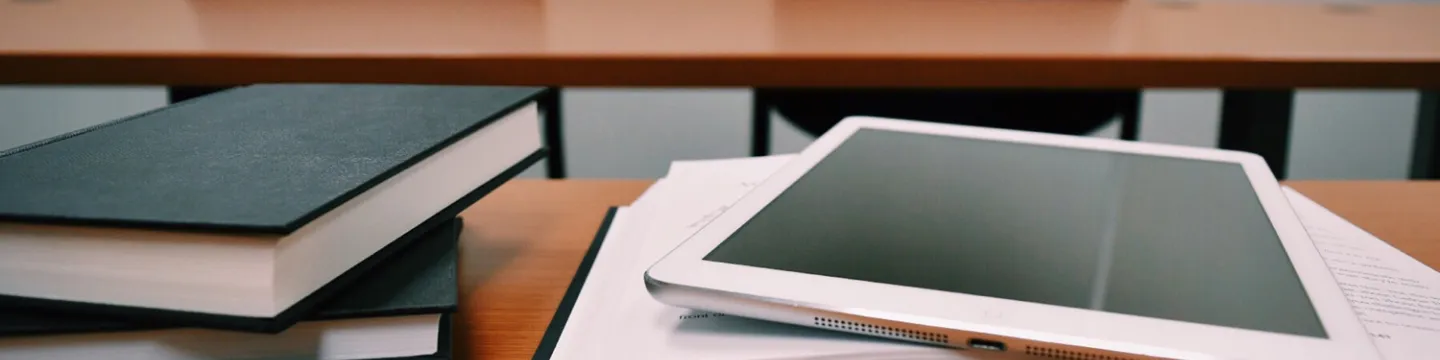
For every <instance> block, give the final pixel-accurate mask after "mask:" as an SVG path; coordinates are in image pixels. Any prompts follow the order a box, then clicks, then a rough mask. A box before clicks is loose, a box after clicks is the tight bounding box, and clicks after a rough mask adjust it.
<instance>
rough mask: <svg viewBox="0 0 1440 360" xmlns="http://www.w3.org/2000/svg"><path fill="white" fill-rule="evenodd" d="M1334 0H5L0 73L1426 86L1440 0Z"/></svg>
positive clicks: (1439, 81)
mask: <svg viewBox="0 0 1440 360" xmlns="http://www.w3.org/2000/svg"><path fill="white" fill-rule="evenodd" d="M1337 1H1338V0H1337ZM1347 2H1349V3H1351V4H1349V5H1334V4H1325V3H1323V2H1322V1H1267V0H1080V1H1076V0H1027V1H1012V0H940V1H937V0H893V1H874V0H686V1H674V0H489V1H474V0H409V1H391V0H266V1H242V0H5V1H0V83H86V84H91V83H146V84H176V85H185V84H243V83H258V82H385V83H449V84H490V85H506V84H523V85H611V86H617V85H630V86H692V85H703V86H782V85H813V86H859V85H868V86H1057V87H1063V86H1086V87H1101V86H1125V87H1138V86H1207V87H1220V86H1273V87H1287V88H1288V87H1308V86H1347V87H1356V86H1358V87H1437V86H1440V21H1436V20H1435V19H1440V5H1431V4H1423V3H1417V2H1406V1H1347Z"/></svg>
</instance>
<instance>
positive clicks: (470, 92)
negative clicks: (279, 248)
mask: <svg viewBox="0 0 1440 360" xmlns="http://www.w3.org/2000/svg"><path fill="white" fill-rule="evenodd" d="M544 91H545V90H544V89H543V88H529V87H487V86H422V85H350V84H346V85H290V84H284V85H254V86H246V87H241V88H236V89H232V90H228V91H224V92H220V93H216V94H213V95H210V96H205V97H201V98H196V99H192V100H189V101H185V102H182V103H179V104H175V105H172V106H169V107H165V108H161V109H157V110H154V111H151V112H147V113H142V114H139V115H135V116H131V117H128V118H125V119H121V120H117V121H114V122H110V123H106V124H102V125H100V126H95V127H92V128H88V129H84V130H81V131H76V132H72V133H69V134H65V135H61V136H57V137H54V138H51V139H46V140H43V141H40V142H37V143H33V144H30V145H26V146H21V147H18V148H15V149H12V150H9V151H6V152H4V153H0V174H5V175H4V176H0V198H3V199H5V201H0V221H8V222H25V223H48V224H70V225H93V226H116V227H138V228H146V229H174V230H187V231H213V232H231V233H266V234H286V233H290V232H292V231H294V230H296V229H298V228H300V227H301V226H303V225H305V224H306V223H308V222H309V221H311V220H313V219H315V218H316V217H318V216H320V215H322V214H324V213H326V212H327V211H329V210H330V209H332V208H334V207H336V206H338V205H339V204H341V203H344V202H346V201H347V200H349V199H351V198H353V197H354V196H356V195H358V194H360V193H363V192H365V191H366V190H367V189H369V188H371V187H373V186H374V185H376V184H378V183H380V182H382V181H383V180H385V179H387V178H389V177H390V176H392V175H394V174H396V173H398V172H400V171H402V170H404V169H406V168H407V167H409V166H411V165H413V164H415V163H416V162H418V161H420V160H422V159H424V158H426V157H427V156H429V155H430V154H433V153H435V152H436V151H439V150H440V149H443V148H445V147H446V146H448V145H449V144H451V143H453V142H455V141H457V140H459V139H462V138H465V137H466V136H468V135H469V134H471V133H474V132H476V131H479V130H481V129H482V128H484V127H485V126H486V125H487V124H489V123H491V122H492V121H494V120H496V119H498V118H501V117H503V116H504V115H506V114H508V113H510V112H513V111H514V110H516V109H518V108H520V107H522V106H525V105H527V104H529V103H531V102H532V101H533V100H534V99H535V98H536V97H537V96H538V95H540V94H542V93H543V92H544Z"/></svg>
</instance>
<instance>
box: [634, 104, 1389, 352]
mask: <svg viewBox="0 0 1440 360" xmlns="http://www.w3.org/2000/svg"><path fill="white" fill-rule="evenodd" d="M860 129H875V130H886V131H900V132H912V133H920V134H931V135H942V136H953V137H961V138H971V139H982V140H993V141H1001V142H1009V143H1019V144H1033V145H1042V146H1053V147H1060V148H1072V149H1085V150H1095V151H1104V152H1115V153H1128V154H1140V155H1153V156H1164V157H1174V158H1184V159H1196V160H1208V161H1216V162H1224V163H1233V164H1238V165H1241V168H1242V169H1243V170H1244V172H1245V174H1246V177H1247V178H1248V179H1249V181H1250V184H1251V187H1252V188H1253V189H1254V190H1255V194H1256V197H1257V198H1258V199H1259V201H1260V203H1261V205H1262V208H1263V209H1264V211H1265V214H1266V215H1267V216H1268V217H1269V219H1270V221H1271V223H1272V225H1273V226H1274V228H1275V229H1276V232H1277V235H1278V237H1279V238H1280V241H1281V244H1282V245H1283V247H1284V249H1285V253H1286V255H1287V256H1288V257H1289V260H1290V262H1291V264H1292V265H1293V267H1294V269H1295V271H1296V274H1297V275H1298V277H1299V279H1300V282H1301V283H1302V285H1303V287H1304V289H1305V292H1306V295H1307V296H1308V298H1309V300H1310V301H1311V304H1312V305H1313V306H1314V310H1315V312H1316V315H1317V317H1319V319H1320V322H1321V324H1322V325H1323V326H1324V329H1325V332H1326V334H1327V336H1328V339H1322V338H1313V337H1307V336H1300V335H1291V334H1283V333H1276V332H1267V331H1259V330H1249V329H1240V328H1230V327H1223V326H1217V325H1208V324H1200V323H1190V322H1182V321H1173V320H1165V319H1158V318H1150V317H1142V316H1135V315H1126V314H1120V313H1111V312H1104V311H1097V310H1088V309H1076V308H1071V307H1064V306H1057V305H1048V304H1040V303H1031V302H1023V301H1017V300H1009V299H1002V298H993V297H985V296H977V295H968V294H961V293H951V292H945V291H937V290H929V289H921V288H914V287H906V286H898V285H889V284H881V283H874V282H865V281H856V280H848V279H842V278H835V277H828V276H821V275H811V274H804V273H798V272H790V271H782V270H774V269H766V268H759V267H751V266H744V265H734V264H727V263H720V262H712V261H706V260H703V258H704V257H705V255H706V254H708V253H709V252H710V251H711V250H712V249H714V248H715V247H716V246H717V245H719V244H720V243H721V242H723V241H724V240H725V239H726V238H728V237H729V236H730V235H731V234H732V233H734V232H735V231H736V230H737V229H739V228H740V226H742V225H743V224H744V223H745V222H747V221H748V220H749V219H750V218H751V217H753V216H754V215H755V214H756V213H757V212H759V211H760V210H761V209H762V208H763V207H764V206H765V205H767V204H768V203H770V202H771V201H772V200H773V199H775V198H776V197H777V196H779V195H780V194H781V193H782V192H784V191H785V189H786V188H788V187H790V186H791V185H792V184H794V183H795V181H796V180H798V179H799V178H800V177H801V176H802V175H804V174H805V173H806V172H807V171H809V170H810V169H811V168H812V167H814V166H815V165H816V164H817V163H819V162H820V160H822V159H823V158H825V156H826V155H828V154H829V153H830V152H831V151H833V150H834V149H835V148H836V147H838V146H839V145H840V144H841V143H842V142H844V141H845V140H846V139H848V138H849V137H850V136H851V135H852V134H854V133H855V132H856V131H857V130H860ZM646 281H647V285H650V286H658V287H662V289H654V288H652V292H655V291H664V289H663V287H665V286H676V287H684V288H688V289H702V290H704V292H705V293H706V294H708V295H706V296H717V297H726V296H730V297H743V298H746V299H766V300H768V301H769V302H771V303H777V302H778V303H783V304H789V305H788V306H794V307H799V308H805V307H814V308H824V309H828V310H832V311H840V312H843V313H851V314H854V315H863V316H865V317H869V318H877V319H882V320H889V321H897V322H903V323H911V324H918V325H926V326H933V327H939V328H946V329H957V330H964V331H970V332H978V333H985V334H994V335H997V336H1003V337H1011V338H1018V339H1028V340H1034V341H1040V342H1047V343H1056V344H1061V345H1069V346H1080V347H1088V348H1097V349H1106V350H1112V351H1119V352H1125V353H1133V354H1140V355H1151V356H1162V357H1170V356H1175V355H1176V354H1192V355H1193V354H1205V355H1207V356H1210V355H1213V356H1218V357H1221V358H1266V359H1269V358H1304V359H1321V360H1323V359H1370V358H1378V356H1379V355H1378V352H1377V351H1376V349H1375V347H1374V344H1373V342H1372V341H1371V339H1370V338H1369V335H1368V334H1367V332H1366V331H1365V329H1364V327H1363V326H1362V325H1361V323H1360V322H1359V320H1358V319H1357V318H1356V317H1355V315H1354V313H1353V311H1352V309H1351V307H1350V304H1349V303H1348V301H1347V300H1346V298H1345V295H1344V293H1343V292H1342V291H1341V289H1340V287H1339V285H1338V284H1337V283H1336V282H1335V279H1334V278H1333V277H1332V275H1331V273H1330V271H1329V268H1328V267H1327V266H1326V265H1325V263H1324V261H1323V259H1322V258H1321V257H1320V255H1319V253H1318V251H1317V250H1316V249H1315V247H1314V245H1313V243H1311V240H1310V238H1309V236H1308V234H1307V233H1306V232H1305V229H1304V227H1303V225H1302V224H1301V223H1300V221H1299V219H1298V218H1297V217H1296V215H1295V214H1294V212H1293V210H1291V208H1290V205H1289V202H1288V201H1287V200H1286V198H1285V195H1284V193H1283V192H1282V190H1281V187H1280V185H1279V183H1278V182H1277V181H1276V180H1275V177H1274V175H1272V173H1271V172H1270V170H1269V167H1268V166H1266V163H1265V161H1264V160H1263V159H1262V158H1260V157H1259V156H1256V155H1254V154H1249V153H1243V152H1236V151H1227V150H1217V149H1205V148H1193V147H1182V146H1172V145H1163V144H1151V143H1140V142H1129V141H1119V140H1111V139H1100V138H1087V137H1075V136H1065V135H1054V134H1043V133H1033V132H1024V131H1012V130H1001V129H992V128H980V127H972V126H961V125H949V124H936V123H926V122H916V121H907V120H894V119H883V118H873V117H852V118H847V119H845V120H844V121H841V122H840V123H839V124H838V125H836V126H835V127H834V128H832V129H831V130H830V131H828V132H826V133H825V134H824V135H823V136H821V137H820V138H818V139H817V140H816V141H815V142H814V143H812V144H811V145H810V146H809V147H807V148H806V149H805V150H804V151H803V152H801V153H800V154H799V155H798V156H796V158H795V159H794V160H792V161H791V162H790V163H788V164H786V165H785V166H784V167H783V168H781V169H780V170H778V171H777V172H776V173H775V174H774V175H772V176H771V177H770V178H769V179H767V180H766V181H765V182H763V183H761V184H759V185H757V186H756V187H755V189H754V190H752V191H751V192H750V193H749V194H747V195H746V196H744V197H743V198H741V199H740V200H739V201H738V202H737V203H736V204H734V205H733V206H731V207H730V208H729V209H728V210H727V211H725V212H724V213H723V214H721V215H720V216H718V217H717V218H715V219H714V220H713V221H712V222H710V223H709V224H708V225H706V226H704V227H703V228H701V229H700V230H699V231H698V232H697V233H695V234H694V235H693V236H691V237H690V238H689V239H687V240H686V241H684V242H683V243H682V244H681V245H680V246H679V247H677V248H676V249H675V250H673V251H672V252H671V253H669V254H667V255H666V256H665V257H664V258H662V259H661V260H660V261H659V262H657V263H656V264H654V265H653V266H652V267H651V268H650V269H649V270H648V271H647V272H646ZM656 298H657V299H660V300H661V301H665V302H669V303H671V304H672V305H677V306H686V307H696V308H703V307H704V306H703V304H704V303H706V302H707V301H686V300H677V299H693V298H694V296H683V297H671V298H668V299H667V298H665V297H662V296H658V294H657V296H656ZM711 310H714V309H711ZM1168 350H1175V351H1177V352H1169V351H1168ZM1185 357H1189V356H1185Z"/></svg>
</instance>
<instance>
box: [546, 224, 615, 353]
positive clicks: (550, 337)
mask: <svg viewBox="0 0 1440 360" xmlns="http://www.w3.org/2000/svg"><path fill="white" fill-rule="evenodd" d="M616 211H619V210H618V209H616V208H613V207H612V208H610V210H609V211H606V212H605V221H604V222H602V223H600V229H599V230H596V231H595V239H594V240H591V241H590V248H589V249H587V250H585V257H583V258H581V259H580V266H579V267H577V268H576V269H575V277H574V278H572V279H570V287H568V288H566V289H565V297H562V298H560V306H559V307H557V308H556V309H555V315H553V316H551V317H550V325H548V326H546V327H545V334H544V335H541V337H540V345H539V346H537V347H536V348H535V354H534V355H533V356H532V357H531V359H534V360H548V359H550V355H552V354H554V353H555V345H556V344H557V343H559V342H560V335H561V334H563V333H564V332H565V324H566V323H568V322H569V321H570V311H571V310H572V309H574V308H575V301H576V300H578V299H579V298H580V290H582V289H583V288H584V287H585V279H587V278H589V277H590V267H591V266H594V265H595V257H596V256H598V255H599V254H600V247H601V246H604V244H605V233H607V232H610V222H611V221H614V220H615V212H616Z"/></svg>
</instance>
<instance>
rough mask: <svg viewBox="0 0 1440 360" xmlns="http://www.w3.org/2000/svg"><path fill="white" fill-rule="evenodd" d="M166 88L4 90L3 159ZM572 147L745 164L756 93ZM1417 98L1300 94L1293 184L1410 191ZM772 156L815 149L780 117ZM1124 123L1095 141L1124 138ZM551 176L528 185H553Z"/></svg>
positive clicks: (606, 93) (1164, 132)
mask: <svg viewBox="0 0 1440 360" xmlns="http://www.w3.org/2000/svg"><path fill="white" fill-rule="evenodd" d="M166 99H167V92H166V89H165V88H164V87H159V86H136V87H118V86H0V128H3V129H5V130H4V131H3V132H0V149H8V148H12V147H15V146H19V145H23V144H26V143H29V142H33V141H36V140H40V139H44V138H47V137H50V136H55V135H58V134H62V133H65V132H69V131H73V130H76V129H80V128H83V127H86V126H91V125H94V124H98V123H101V122H105V121H109V120H113V119H117V118H121V117H125V116H128V115H131V114H135V113H139V112H143V111H147V110H151V109H155V108H158V107H161V106H164V105H165V102H166ZM562 99H563V100H562V101H563V104H562V105H563V107H562V108H563V109H564V114H563V118H564V121H565V122H564V129H563V130H564V139H565V145H566V154H567V156H568V162H569V164H568V176H569V177H571V178H657V177H660V176H662V175H664V174H665V170H666V168H667V167H668V166H669V163H670V161H673V160H684V159H706V158H723V157H741V156H746V155H747V154H749V149H750V109H751V99H752V97H751V92H750V89H747V88H723V89H694V88H686V89H652V88H647V89H611V88H567V89H565V90H564V93H563V97H562ZM1418 101H1419V95H1418V93H1417V92H1415V91H1409V90H1383V91H1382V90H1305V89H1300V90H1299V91H1297V92H1296V96H1295V103H1294V106H1295V107H1294V112H1293V117H1294V118H1293V120H1292V121H1293V126H1292V128H1291V138H1290V139H1291V140H1290V153H1289V156H1290V157H1289V161H1288V165H1287V166H1288V169H1287V170H1288V178H1289V179H1405V178H1407V176H1408V174H1409V169H1410V157H1411V148H1412V146H1413V144H1412V139H1414V134H1413V133H1414V130H1415V121H1416V120H1415V119H1416V111H1417V107H1416V105H1417V102H1418ZM1219 116H1220V91H1219V90H1214V89H1149V90H1146V91H1145V92H1144V96H1143V97H1142V102H1141V123H1140V140H1141V141H1147V142H1159V143H1170V144H1181V145H1192V146H1205V147H1215V144H1216V140H1217V136H1218V125H1219ZM772 121H773V124H772V128H773V130H772V131H773V137H772V139H771V141H772V144H773V145H772V153H777V154H778V153H787V152H795V151H799V150H800V149H803V148H804V147H805V145H806V144H808V143H809V142H810V140H811V138H810V137H809V136H808V135H805V134H804V133H802V132H800V131H798V130H796V129H795V128H794V127H793V126H791V125H790V124H789V123H787V122H786V121H784V119H782V118H781V117H780V116H779V115H778V114H772ZM1119 133H1120V130H1119V126H1118V121H1117V122H1115V123H1113V124H1111V125H1110V126H1108V127H1107V128H1106V129H1105V130H1104V131H1101V132H1099V133H1098V134H1096V135H1095V136H1108V137H1118V136H1119ZM543 169H544V164H540V165H537V166H535V168H532V169H530V170H529V171H527V172H526V173H525V174H524V175H523V176H525V177H532V178H540V177H544V170H543Z"/></svg>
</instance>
